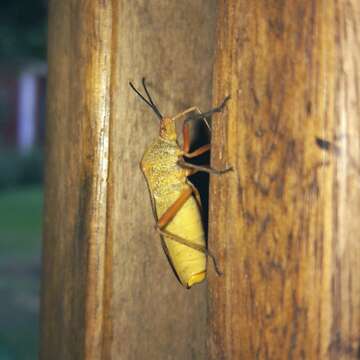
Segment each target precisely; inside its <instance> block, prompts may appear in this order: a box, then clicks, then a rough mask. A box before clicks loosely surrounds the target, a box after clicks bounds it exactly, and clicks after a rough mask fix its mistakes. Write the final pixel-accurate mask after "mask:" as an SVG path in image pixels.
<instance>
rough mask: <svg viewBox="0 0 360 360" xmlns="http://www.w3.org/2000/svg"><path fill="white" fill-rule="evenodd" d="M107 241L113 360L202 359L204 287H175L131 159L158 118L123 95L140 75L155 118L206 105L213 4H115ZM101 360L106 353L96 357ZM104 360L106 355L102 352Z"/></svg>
mask: <svg viewBox="0 0 360 360" xmlns="http://www.w3.org/2000/svg"><path fill="white" fill-rule="evenodd" d="M113 11H114V18H116V19H117V24H118V25H117V26H118V28H117V29H116V30H115V33H116V34H118V37H115V38H113V52H114V53H116V54H118V56H115V57H114V58H113V77H112V79H113V81H112V85H113V88H112V91H113V100H112V108H111V113H112V120H111V138H110V148H111V149H112V150H111V154H110V172H109V184H111V188H110V190H109V199H110V200H109V206H110V208H109V211H108V223H109V224H110V226H109V228H108V230H109V234H108V241H110V242H112V244H113V245H112V250H113V257H112V258H113V265H112V274H113V275H112V276H113V279H112V285H111V289H112V290H111V291H112V294H111V296H109V298H111V299H112V301H111V306H110V308H111V314H112V316H111V317H110V318H109V319H108V324H109V327H111V326H110V323H112V340H109V341H110V342H111V346H110V345H109V346H108V347H109V348H111V351H110V354H111V355H112V358H113V359H117V356H119V354H121V359H144V358H147V359H203V358H206V356H205V336H206V313H207V296H206V295H207V293H206V283H204V284H201V285H199V286H195V287H194V288H192V289H191V290H189V291H188V290H185V289H184V288H183V287H181V285H180V284H179V283H178V281H177V280H176V278H175V276H174V274H173V273H172V270H171V269H170V267H169V264H168V261H167V259H166V257H165V256H164V253H163V250H162V248H161V244H160V240H159V235H158V234H157V233H156V231H155V230H154V225H155V221H154V219H153V217H152V211H151V205H150V199H149V194H148V190H147V187H146V183H145V180H144V178H143V175H142V173H141V171H140V167H139V162H140V160H141V157H142V155H143V152H144V150H145V149H146V147H147V146H149V145H150V143H151V142H152V141H153V140H154V139H155V137H157V136H158V131H159V129H158V126H159V123H158V120H157V118H156V116H155V114H154V113H153V112H152V111H151V109H149V108H148V107H147V106H146V105H145V104H144V103H143V102H142V101H141V100H140V99H139V98H138V97H137V96H136V95H135V94H134V92H133V91H132V90H131V89H130V87H129V85H128V82H129V81H133V82H134V84H135V85H136V86H140V84H141V77H142V76H146V78H147V79H148V82H149V86H150V90H151V93H152V95H153V97H154V100H155V102H156V104H157V105H158V106H159V108H160V110H161V112H162V113H163V114H168V115H173V114H176V113H178V112H179V111H182V110H184V109H185V108H187V107H189V106H191V105H195V104H196V105H198V106H199V107H200V108H208V107H209V106H210V101H211V79H212V63H213V62H212V59H213V44H214V35H215V31H214V30H215V1H206V0H201V1H195V2H194V1H191V0H186V1H180V2H174V1H171V2H168V1H164V0H162V1H145V0H144V1H135V2H132V1H131V2H130V1H120V2H119V5H118V6H117V7H116V9H115V8H114V10H113ZM106 358H108V357H106ZM109 358H110V355H109Z"/></svg>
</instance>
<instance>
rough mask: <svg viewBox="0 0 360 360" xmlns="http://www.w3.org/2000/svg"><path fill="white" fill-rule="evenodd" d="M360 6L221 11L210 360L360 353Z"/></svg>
mask: <svg viewBox="0 0 360 360" xmlns="http://www.w3.org/2000/svg"><path fill="white" fill-rule="evenodd" d="M359 27H360V5H359V3H358V2H357V1H355V0H352V1H351V0H349V1H336V0H332V1H306V2H304V1H293V2H268V1H263V0H257V1H253V2H248V1H242V0H241V1H235V0H228V1H221V2H219V18H218V25H217V28H218V30H217V35H218V40H217V55H216V63H215V80H214V102H215V103H218V102H219V101H220V100H221V99H222V98H223V97H224V96H225V95H227V94H230V95H231V96H232V99H231V101H230V103H229V108H228V110H227V111H226V112H225V114H224V115H223V116H218V117H216V118H215V121H214V129H213V130H214V131H213V142H214V146H213V152H212V161H213V166H216V167H221V166H224V164H225V163H228V164H230V165H232V166H233V167H234V168H235V171H234V172H233V173H230V174H226V175H224V176H222V177H213V178H212V179H211V191H210V193H211V199H210V239H209V242H210V248H211V249H212V250H213V252H214V253H215V254H217V256H218V259H219V264H220V266H222V267H223V268H224V271H225V276H224V277H223V278H218V277H216V276H215V275H214V274H213V273H212V274H211V276H210V281H209V340H208V349H209V358H211V359H232V358H234V359H235V358H236V359H237V358H241V359H255V358H259V359H281V358H288V359H301V358H304V359H355V358H357V357H358V356H359V354H360V344H359V342H360V282H359V281H358V279H357V274H358V273H359V271H360V244H359V241H358V239H357V234H358V233H359V231H360V223H359V221H358V218H359V217H360V187H359V176H360V172H359V163H360V151H359V148H360V140H359V139H360V127H359V119H360V107H359V103H360V93H359V88H360V78H359V66H360V46H359V44H360V28H359Z"/></svg>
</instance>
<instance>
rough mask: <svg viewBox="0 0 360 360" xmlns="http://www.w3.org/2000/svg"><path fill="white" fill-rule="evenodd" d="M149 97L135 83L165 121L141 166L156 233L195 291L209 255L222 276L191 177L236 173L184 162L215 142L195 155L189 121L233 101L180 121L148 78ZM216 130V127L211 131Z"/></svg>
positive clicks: (183, 279) (184, 281)
mask: <svg viewBox="0 0 360 360" xmlns="http://www.w3.org/2000/svg"><path fill="white" fill-rule="evenodd" d="M142 84H143V87H144V90H145V93H146V96H147V98H145V97H144V96H143V95H142V94H141V93H140V92H139V91H138V90H137V89H136V88H135V87H134V85H133V84H132V83H131V82H130V83H129V85H130V86H131V88H132V89H133V90H134V91H135V92H136V93H137V95H139V96H140V98H141V99H142V100H143V101H144V102H145V103H146V104H147V105H149V106H150V107H151V109H152V110H153V111H154V112H155V114H156V116H157V117H158V118H159V119H160V134H159V137H158V138H157V139H156V140H155V141H154V142H153V143H152V144H151V145H150V146H149V147H148V148H147V150H146V151H145V153H144V155H143V158H142V160H141V163H140V166H141V170H142V171H143V173H144V175H145V179H146V182H147V185H148V189H149V193H150V198H151V205H152V210H153V215H154V218H155V220H156V230H157V231H158V232H159V233H160V236H161V242H162V246H163V249H164V251H165V253H166V255H167V257H168V260H169V262H170V264H171V265H172V267H173V269H174V271H175V274H176V275H177V277H178V279H179V280H180V282H181V284H182V285H184V286H186V287H187V288H190V287H191V286H192V285H194V284H196V283H199V282H201V281H203V280H204V279H205V276H206V255H209V256H211V257H212V259H213V261H214V265H215V269H216V271H217V272H218V273H220V272H219V270H218V268H217V265H216V262H215V258H214V257H213V255H212V254H211V253H210V252H209V251H208V250H207V248H206V242H205V234H204V229H203V225H202V219H201V201H200V196H199V193H198V191H197V189H196V188H195V187H194V185H193V184H192V183H191V182H190V181H189V179H188V176H190V175H192V174H194V173H195V172H198V171H206V172H209V173H215V174H222V173H224V172H226V171H229V170H231V169H230V168H228V169H225V170H216V169H212V168H210V167H206V166H198V165H194V164H190V163H188V162H186V161H185V160H184V158H183V157H184V156H185V157H187V158H193V157H196V156H198V155H201V154H203V153H205V152H206V151H209V150H210V144H208V145H204V146H202V147H200V148H198V149H197V150H195V151H193V152H189V150H190V134H189V127H188V122H189V121H190V120H196V119H203V120H204V121H205V123H206V124H207V126H208V127H209V125H208V123H207V121H206V118H208V117H209V116H210V115H211V114H213V113H215V112H221V111H222V110H223V109H224V107H225V105H226V102H227V101H228V100H229V97H226V98H225V99H224V101H223V102H222V104H221V105H220V106H218V107H216V108H214V109H212V110H210V111H208V112H205V113H201V112H200V110H199V109H198V108H197V107H191V108H189V109H187V110H185V111H183V112H181V113H179V114H177V115H175V116H174V117H167V116H162V114H161V112H160V111H159V109H158V107H157V106H156V105H155V103H154V102H153V100H152V98H151V96H150V94H149V91H148V89H147V87H146V84H145V79H144V78H143V80H142ZM195 112H196V114H195V115H192V116H188V117H187V118H186V119H185V121H184V123H183V146H182V148H181V147H180V145H179V143H178V137H177V134H176V129H175V121H176V120H178V119H180V118H182V117H185V116H186V115H189V114H191V113H195ZM209 129H210V128H209Z"/></svg>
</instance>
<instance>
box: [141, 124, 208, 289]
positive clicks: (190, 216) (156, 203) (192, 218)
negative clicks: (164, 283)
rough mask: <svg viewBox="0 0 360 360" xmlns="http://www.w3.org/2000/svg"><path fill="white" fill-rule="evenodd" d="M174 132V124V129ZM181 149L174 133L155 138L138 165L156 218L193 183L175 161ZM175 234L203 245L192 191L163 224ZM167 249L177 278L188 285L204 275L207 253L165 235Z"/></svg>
mask: <svg viewBox="0 0 360 360" xmlns="http://www.w3.org/2000/svg"><path fill="white" fill-rule="evenodd" d="M173 131H174V133H175V128H174V129H173ZM181 156H182V151H181V149H180V147H179V145H178V143H177V141H176V138H175V137H174V136H173V137H172V138H171V137H170V139H169V138H168V139H166V138H163V137H161V136H160V137H159V138H157V140H156V141H154V142H153V143H152V144H151V145H150V146H149V148H148V149H147V150H146V151H145V153H144V156H143V158H142V160H141V169H142V171H143V173H144V175H145V178H146V181H147V184H148V188H149V191H150V195H151V201H152V206H153V208H154V211H155V212H156V215H157V218H158V219H159V218H160V217H161V216H162V215H163V214H164V212H165V211H166V210H167V209H169V207H170V206H171V205H172V204H173V203H174V202H175V201H176V200H177V199H178V198H179V196H180V194H181V193H182V192H183V191H184V190H185V189H186V188H189V187H191V186H192V184H191V183H190V182H189V180H188V179H187V175H188V174H187V170H186V169H184V168H182V167H180V166H179V165H178V164H177V161H178V160H179V158H181ZM164 229H165V230H166V231H167V232H170V233H172V234H174V235H176V236H179V237H181V238H183V239H186V240H187V241H189V242H191V243H194V244H196V245H200V246H203V247H205V235H204V229H203V225H202V222H201V213H200V209H199V206H198V203H197V201H196V199H195V197H194V196H193V195H192V196H190V198H189V199H188V200H187V201H186V202H185V204H184V205H183V206H182V208H181V209H180V210H179V211H178V213H177V214H176V215H175V217H174V218H173V219H172V220H171V221H170V222H169V224H168V225H167V226H166V227H165V228H164ZM163 241H164V244H165V246H166V249H165V250H166V252H167V255H168V257H169V261H170V262H171V264H172V266H173V268H174V270H175V272H176V274H177V276H178V278H179V280H180V282H181V283H182V284H183V285H184V286H187V287H190V286H192V285H194V284H195V283H198V282H201V281H202V280H204V278H205V276H206V255H205V254H204V253H203V252H200V251H198V250H195V249H193V248H191V247H189V246H186V245H183V244H180V243H178V242H176V241H174V240H173V239H170V238H168V237H167V236H164V237H163Z"/></svg>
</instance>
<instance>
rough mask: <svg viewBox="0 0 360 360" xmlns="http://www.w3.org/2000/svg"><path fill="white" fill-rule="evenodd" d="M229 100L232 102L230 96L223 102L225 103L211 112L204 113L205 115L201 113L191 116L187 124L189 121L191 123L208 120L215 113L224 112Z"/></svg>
mask: <svg viewBox="0 0 360 360" xmlns="http://www.w3.org/2000/svg"><path fill="white" fill-rule="evenodd" d="M229 100H230V96H226V97H225V99H224V100H223V102H222V103H221V104H220V105H219V106H217V107H215V108H213V109H211V110H209V111H207V112H204V113H202V112H200V113H199V114H198V115H197V116H189V117H188V118H187V119H186V120H185V122H188V121H191V120H198V119H206V118H208V117H209V116H211V115H212V114H214V113H218V112H222V111H223V110H224V108H225V105H226V103H227V102H228V101H229Z"/></svg>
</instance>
